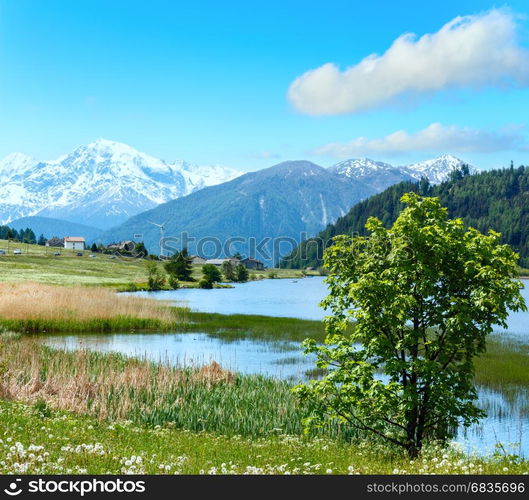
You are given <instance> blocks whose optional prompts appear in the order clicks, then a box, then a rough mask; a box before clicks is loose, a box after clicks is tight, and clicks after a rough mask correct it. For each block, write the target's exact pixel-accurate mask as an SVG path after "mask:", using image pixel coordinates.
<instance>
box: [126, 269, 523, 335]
mask: <svg viewBox="0 0 529 500" xmlns="http://www.w3.org/2000/svg"><path fill="white" fill-rule="evenodd" d="M323 280H324V278H323V277H320V276H314V277H311V278H303V279H299V280H298V279H294V280H293V279H266V280H260V281H251V282H249V283H234V284H233V288H215V289H213V290H202V289H199V288H181V289H179V290H167V291H160V292H134V295H139V296H143V297H151V298H154V299H160V300H167V301H169V302H172V303H173V304H175V305H181V306H187V307H189V308H190V309H192V310H195V311H201V312H210V313H213V312H216V313H221V314H262V315H264V316H279V317H284V318H300V319H313V320H321V319H323V317H324V316H325V314H326V313H325V311H324V310H323V309H322V308H321V307H319V303H320V301H321V300H322V299H323V298H324V297H325V296H326V295H327V287H326V285H325V283H324V281H323ZM524 283H525V281H524ZM522 295H523V296H524V298H525V300H526V302H527V304H529V287H525V288H524V289H523V290H522ZM496 330H497V331H498V332H507V331H508V332H509V333H510V334H511V335H516V336H518V337H523V338H528V337H529V313H526V312H516V313H511V315H510V316H509V326H508V328H507V329H506V330H504V329H502V328H500V327H498V328H496Z"/></svg>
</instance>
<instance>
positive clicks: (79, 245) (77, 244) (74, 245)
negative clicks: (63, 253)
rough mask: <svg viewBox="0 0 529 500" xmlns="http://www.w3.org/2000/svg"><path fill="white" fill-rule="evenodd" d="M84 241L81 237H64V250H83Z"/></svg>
mask: <svg viewBox="0 0 529 500" xmlns="http://www.w3.org/2000/svg"><path fill="white" fill-rule="evenodd" d="M84 244H85V240H84V238H83V237H82V236H66V238H64V248H66V249H69V250H84Z"/></svg>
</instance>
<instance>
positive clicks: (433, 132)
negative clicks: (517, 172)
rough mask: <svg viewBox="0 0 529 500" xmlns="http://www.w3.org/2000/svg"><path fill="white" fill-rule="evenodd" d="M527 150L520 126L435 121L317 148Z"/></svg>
mask: <svg viewBox="0 0 529 500" xmlns="http://www.w3.org/2000/svg"><path fill="white" fill-rule="evenodd" d="M507 150H520V151H525V150H527V140H526V139H525V138H524V136H523V135H522V134H521V133H520V128H519V127H512V128H509V129H505V130H502V131H486V130H477V129H472V128H464V127H458V126H456V125H451V126H447V127H445V126H443V125H441V124H440V123H432V124H431V125H429V126H428V127H426V128H425V129H423V130H420V131H418V132H415V133H413V134H409V133H408V132H406V131H404V130H398V131H397V132H393V133H392V134H389V135H386V136H384V137H381V138H378V139H368V138H366V137H358V138H356V139H353V140H352V141H349V142H332V143H330V144H326V145H325V146H322V147H320V148H318V149H316V150H315V151H314V153H315V154H317V155H324V156H332V157H336V158H350V157H354V156H366V155H386V156H396V155H399V154H404V153H407V152H410V151H412V152H413V151H431V152H444V153H469V152H481V153H490V152H493V151H507Z"/></svg>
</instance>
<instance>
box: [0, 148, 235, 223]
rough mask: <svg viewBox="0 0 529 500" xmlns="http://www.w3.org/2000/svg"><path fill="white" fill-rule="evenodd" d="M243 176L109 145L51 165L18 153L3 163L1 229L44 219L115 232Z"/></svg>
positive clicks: (83, 150)
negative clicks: (145, 215) (135, 218)
mask: <svg viewBox="0 0 529 500" xmlns="http://www.w3.org/2000/svg"><path fill="white" fill-rule="evenodd" d="M237 175H240V173H239V172H237V171H235V170H232V169H229V168H227V167H220V166H197V165H193V164H190V163H187V162H184V161H177V162H175V163H173V164H169V163H166V162H164V161H162V160H159V159H157V158H154V157H152V156H149V155H147V154H145V153H141V152H139V151H137V150H135V149H134V148H131V147H130V146H127V145H126V144H122V143H118V142H113V141H108V140H105V139H98V140H96V141H94V142H92V143H90V144H88V145H87V146H81V147H79V148H77V149H76V150H75V151H73V152H71V153H70V154H67V155H65V156H62V157H60V158H58V159H57V160H54V161H50V162H37V161H35V160H33V159H31V158H30V157H27V156H25V155H22V154H20V153H15V154H12V155H9V156H8V157H6V158H4V160H2V161H0V188H1V190H2V195H3V196H2V199H1V200H0V223H7V222H9V221H10V220H13V219H16V218H19V217H23V216H28V215H37V214H38V215H40V216H45V217H50V218H58V219H65V220H69V221H71V222H77V223H82V224H87V225H93V226H97V227H103V228H109V227H111V226H113V225H116V224H119V223H121V222H123V221H124V220H126V219H127V218H128V217H130V216H131V215H135V214H137V213H139V212H142V211H144V210H148V209H150V208H153V207H155V206H156V205H159V204H160V203H164V202H166V201H169V200H172V199H175V198H178V197H180V196H185V195H186V194H189V193H191V192H193V191H195V190H197V189H200V188H202V187H204V186H208V185H214V184H218V183H221V182H225V181H227V180H231V179H232V178H234V177H236V176H237Z"/></svg>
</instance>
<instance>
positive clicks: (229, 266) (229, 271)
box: [222, 260, 237, 281]
mask: <svg viewBox="0 0 529 500" xmlns="http://www.w3.org/2000/svg"><path fill="white" fill-rule="evenodd" d="M222 274H223V275H224V279H225V280H226V281H235V280H236V279H237V275H236V273H235V266H234V265H233V262H232V261H231V260H226V261H224V262H223V263H222Z"/></svg>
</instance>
